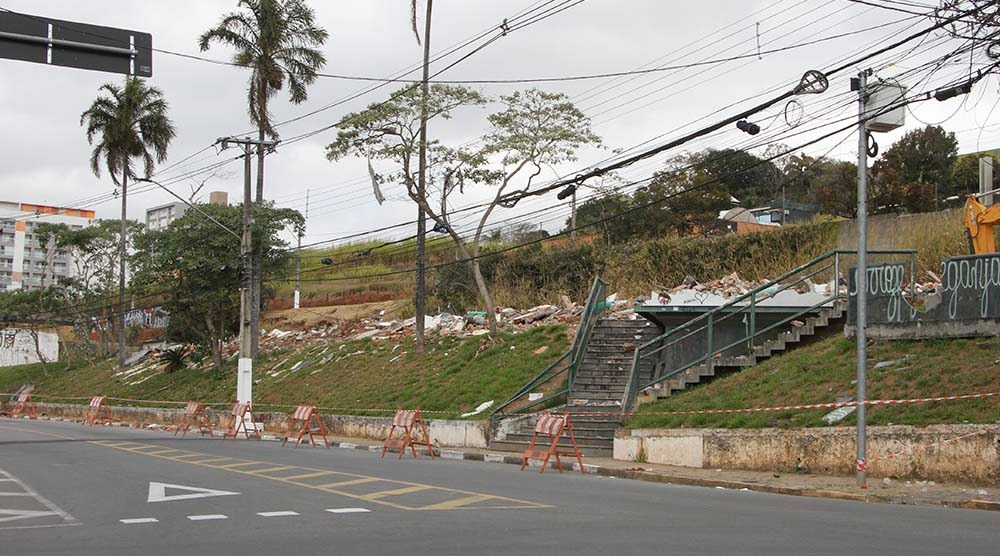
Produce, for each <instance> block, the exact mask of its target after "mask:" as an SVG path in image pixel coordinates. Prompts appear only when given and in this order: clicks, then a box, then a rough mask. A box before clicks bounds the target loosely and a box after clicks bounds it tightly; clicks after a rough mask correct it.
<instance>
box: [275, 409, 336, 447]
mask: <svg viewBox="0 0 1000 556" xmlns="http://www.w3.org/2000/svg"><path fill="white" fill-rule="evenodd" d="M314 420H315V421H316V426H313V424H312V422H313V421H314ZM306 435H309V442H311V443H312V445H313V447H314V448H315V447H316V446H318V444H317V443H316V438H315V437H316V436H319V437H320V438H322V439H323V445H325V446H326V447H327V448H329V447H330V442H329V441H328V440H327V439H326V429H324V428H323V421H321V420H320V418H319V412H318V411H316V406H315V405H300V406H298V407H297V408H295V412H294V413H292V423H291V425H289V427H288V433H286V434H285V439H284V440H282V441H281V446H282V447H284V446H285V443H286V442H288V439H289V438H292V437H294V438H295V447H296V448H298V447H299V443H300V442H302V439H303V438H305V436H306Z"/></svg>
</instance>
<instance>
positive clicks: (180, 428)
mask: <svg viewBox="0 0 1000 556" xmlns="http://www.w3.org/2000/svg"><path fill="white" fill-rule="evenodd" d="M192 427H198V432H199V433H201V434H208V435H209V436H211V435H212V419H211V418H210V417H209V416H208V411H207V410H206V409H205V406H203V405H201V402H188V404H187V407H185V408H184V415H183V416H181V423H180V424H179V425H177V430H175V431H174V436H177V433H183V434H181V436H187V433H188V431H189V430H191V428H192Z"/></svg>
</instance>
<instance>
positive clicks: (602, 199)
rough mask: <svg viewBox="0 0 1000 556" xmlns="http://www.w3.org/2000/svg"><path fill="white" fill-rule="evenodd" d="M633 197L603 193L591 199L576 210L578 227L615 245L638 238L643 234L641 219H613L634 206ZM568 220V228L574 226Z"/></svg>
mask: <svg viewBox="0 0 1000 556" xmlns="http://www.w3.org/2000/svg"><path fill="white" fill-rule="evenodd" d="M633 204H634V203H633V202H632V197H630V196H629V195H627V194H625V193H621V192H608V193H601V194H598V195H595V196H593V197H590V198H589V199H587V200H585V201H584V202H582V203H580V205H579V206H578V207H577V209H576V226H577V228H579V229H580V231H581V233H595V232H597V233H600V234H602V235H603V236H604V241H606V242H607V243H611V244H615V243H621V242H623V241H627V240H629V239H632V238H633V237H636V236H638V235H639V234H640V232H641V227H640V225H641V222H640V219H639V218H612V217H613V216H614V215H616V214H622V213H624V212H625V211H626V210H628V209H630V208H632V206H633ZM572 220H573V219H572V217H570V218H567V219H566V228H567V229H569V227H570V226H572Z"/></svg>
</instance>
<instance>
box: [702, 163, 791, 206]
mask: <svg viewBox="0 0 1000 556" xmlns="http://www.w3.org/2000/svg"><path fill="white" fill-rule="evenodd" d="M700 158H701V160H700V161H699V162H700V164H701V167H702V170H703V171H704V172H705V173H706V174H707V175H709V176H711V177H712V178H714V179H718V180H719V183H720V184H721V185H722V187H723V189H725V191H727V192H728V193H729V194H730V195H732V196H733V197H735V198H736V199H737V200H738V201H739V204H740V206H742V207H746V208H751V207H756V206H760V205H766V204H769V203H770V202H771V201H772V200H773V199H772V198H771V186H770V185H769V184H770V183H771V182H772V180H773V177H774V176H775V175H776V173H777V172H779V171H780V170H778V169H775V168H773V167H772V166H773V165H772V164H771V163H770V162H763V159H761V158H760V157H758V156H756V155H754V154H753V153H749V152H747V151H743V150H739V149H722V150H715V149H709V150H707V151H704V152H703V153H701V157H700ZM779 190H780V185H779Z"/></svg>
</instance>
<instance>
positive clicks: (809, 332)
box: [638, 301, 847, 403]
mask: <svg viewBox="0 0 1000 556" xmlns="http://www.w3.org/2000/svg"><path fill="white" fill-rule="evenodd" d="M846 313H847V304H846V302H844V301H836V302H834V303H833V304H832V305H831V306H829V307H824V308H821V309H820V310H819V312H818V314H817V315H815V316H812V317H808V318H805V319H802V321H801V322H802V325H801V326H792V327H791V328H790V329H789V330H787V331H785V332H782V333H780V334H778V336H777V337H776V338H774V339H771V340H766V341H764V342H762V343H761V345H758V346H754V348H753V353H752V355H742V356H738V357H719V356H716V357H715V358H713V359H709V360H708V361H705V362H704V363H702V364H700V365H695V366H693V367H691V368H689V369H687V370H685V371H684V372H683V373H681V374H679V375H677V376H675V377H673V378H670V379H669V380H665V381H663V382H661V383H660V384H657V385H655V386H653V387H651V388H647V389H645V390H644V391H642V392H641V393H640V394H639V397H638V401H639V403H647V402H651V401H656V400H658V399H661V398H666V397H669V396H670V395H671V394H673V393H674V392H679V391H681V390H684V389H685V388H687V387H688V386H691V385H694V384H700V383H702V382H704V381H706V380H709V379H711V378H712V377H714V376H716V375H720V374H724V373H728V372H734V371H739V370H742V369H745V368H747V367H752V366H753V365H756V364H757V363H760V362H761V361H764V360H765V359H768V358H770V357H772V356H774V355H779V354H781V353H785V352H787V351H789V350H791V349H794V348H795V347H797V346H799V345H800V344H802V343H803V342H807V341H809V340H810V339H813V338H814V337H816V336H817V335H818V334H822V333H825V332H832V331H834V329H832V328H830V326H831V325H838V326H837V328H836V329H835V330H837V331H839V330H841V329H842V327H843V324H844V321H845V320H846ZM642 374H645V373H642ZM648 383H649V380H648V379H647V378H646V377H645V376H643V377H642V378H641V380H640V381H639V384H640V385H641V384H648Z"/></svg>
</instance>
